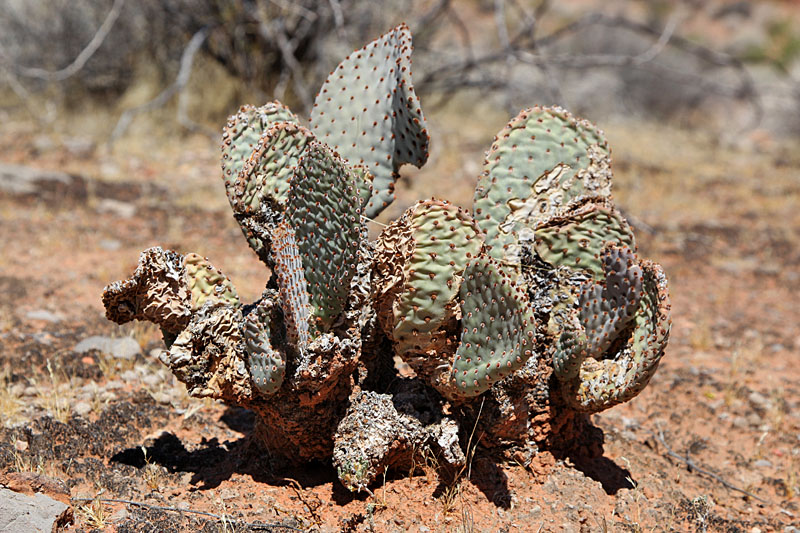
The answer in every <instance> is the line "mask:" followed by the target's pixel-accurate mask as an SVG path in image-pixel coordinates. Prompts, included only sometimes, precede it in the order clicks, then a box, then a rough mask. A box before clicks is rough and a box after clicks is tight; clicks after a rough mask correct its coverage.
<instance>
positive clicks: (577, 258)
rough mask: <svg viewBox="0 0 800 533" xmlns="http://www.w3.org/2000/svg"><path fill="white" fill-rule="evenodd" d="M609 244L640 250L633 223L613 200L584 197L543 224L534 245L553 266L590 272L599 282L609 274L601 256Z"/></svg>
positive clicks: (537, 229) (541, 255) (539, 228)
mask: <svg viewBox="0 0 800 533" xmlns="http://www.w3.org/2000/svg"><path fill="white" fill-rule="evenodd" d="M607 243H612V244H616V245H618V246H624V247H627V248H629V249H631V250H633V251H635V250H636V242H635V240H634V237H633V232H632V231H631V228H630V226H628V223H627V222H625V219H624V218H622V216H620V214H619V212H618V211H617V210H616V209H615V208H614V206H613V204H612V203H611V202H609V201H608V200H584V201H577V202H574V203H573V204H572V205H571V206H569V208H568V209H567V211H566V212H565V213H564V214H563V215H562V216H557V217H553V218H551V219H550V220H548V221H547V222H544V223H543V224H540V225H539V227H537V228H536V231H535V245H534V247H535V250H536V252H537V253H538V254H539V256H540V257H541V258H542V259H544V260H545V261H547V262H548V263H550V264H551V265H553V266H566V267H569V268H571V269H573V270H583V271H587V272H589V273H591V275H592V276H593V277H594V278H595V279H596V280H598V281H599V280H602V279H604V277H605V274H604V271H603V265H602V262H601V260H600V255H601V251H602V250H603V247H604V246H605V245H606V244H607Z"/></svg>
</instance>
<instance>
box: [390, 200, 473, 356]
mask: <svg viewBox="0 0 800 533" xmlns="http://www.w3.org/2000/svg"><path fill="white" fill-rule="evenodd" d="M406 213H407V215H405V216H404V217H403V218H402V219H401V220H399V221H398V225H399V226H404V229H403V230H401V231H406V232H407V233H408V235H409V238H410V239H411V240H412V242H413V249H412V250H411V253H410V254H409V255H408V258H407V260H406V261H405V263H404V265H403V286H402V288H401V289H400V291H399V294H398V296H397V299H396V300H395V301H394V303H393V309H392V316H393V324H392V329H391V336H392V338H394V340H395V343H396V344H395V349H396V352H397V353H398V355H400V356H401V357H402V356H403V355H404V354H406V352H416V353H424V352H426V351H427V350H428V349H429V348H430V346H429V345H430V344H431V343H432V341H433V339H434V337H435V336H437V334H439V336H441V335H440V334H441V331H440V329H441V328H442V326H443V325H444V324H445V323H446V322H447V321H448V320H449V319H450V318H451V317H452V316H453V315H454V314H455V313H456V309H457V303H458V301H457V296H458V290H459V287H460V285H461V276H462V274H463V272H464V268H465V267H466V266H467V263H468V262H469V261H470V259H472V258H474V257H477V256H478V255H479V254H480V251H481V247H482V246H483V234H482V233H481V231H480V229H478V227H477V226H476V225H475V221H474V220H472V217H471V216H469V214H468V213H467V212H466V211H464V210H462V209H461V208H460V207H457V206H455V205H453V204H450V203H448V202H443V201H440V200H427V201H423V202H418V203H417V204H415V205H413V206H412V207H410V208H409V209H408V211H406ZM397 229H399V228H392V229H390V228H387V229H386V230H385V231H384V233H385V234H386V236H387V237H388V236H389V235H390V234H391V233H393V232H394V231H396V230H397ZM385 240H387V239H379V243H380V242H382V241H385ZM378 246H379V247H380V246H381V245H380V244H379V245H378ZM409 363H410V364H411V361H409ZM412 366H413V365H412Z"/></svg>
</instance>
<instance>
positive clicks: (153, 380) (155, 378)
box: [142, 374, 164, 387]
mask: <svg viewBox="0 0 800 533" xmlns="http://www.w3.org/2000/svg"><path fill="white" fill-rule="evenodd" d="M163 381H164V379H163V378H162V377H161V376H159V375H158V374H147V375H146V376H145V377H143V378H142V382H144V384H145V385H147V386H148V387H155V386H156V385H160V384H161V383H163Z"/></svg>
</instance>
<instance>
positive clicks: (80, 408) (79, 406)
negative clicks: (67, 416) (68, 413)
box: [72, 402, 92, 416]
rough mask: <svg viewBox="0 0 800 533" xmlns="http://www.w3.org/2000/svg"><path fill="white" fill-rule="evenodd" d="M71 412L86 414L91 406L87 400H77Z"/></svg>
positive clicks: (90, 409)
mask: <svg viewBox="0 0 800 533" xmlns="http://www.w3.org/2000/svg"><path fill="white" fill-rule="evenodd" d="M72 412H73V413H75V414H76V415H80V416H86V415H88V414H89V413H91V412H92V406H91V405H90V404H89V402H77V403H76V404H75V405H73V406H72Z"/></svg>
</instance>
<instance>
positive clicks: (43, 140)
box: [31, 135, 56, 154]
mask: <svg viewBox="0 0 800 533" xmlns="http://www.w3.org/2000/svg"><path fill="white" fill-rule="evenodd" d="M31 146H32V147H33V150H34V151H35V152H36V153H37V154H41V153H43V152H49V151H50V150H52V149H53V148H55V146H56V143H54V142H53V139H52V138H51V137H50V136H49V135H37V136H36V137H34V138H33V141H32V142H31Z"/></svg>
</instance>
